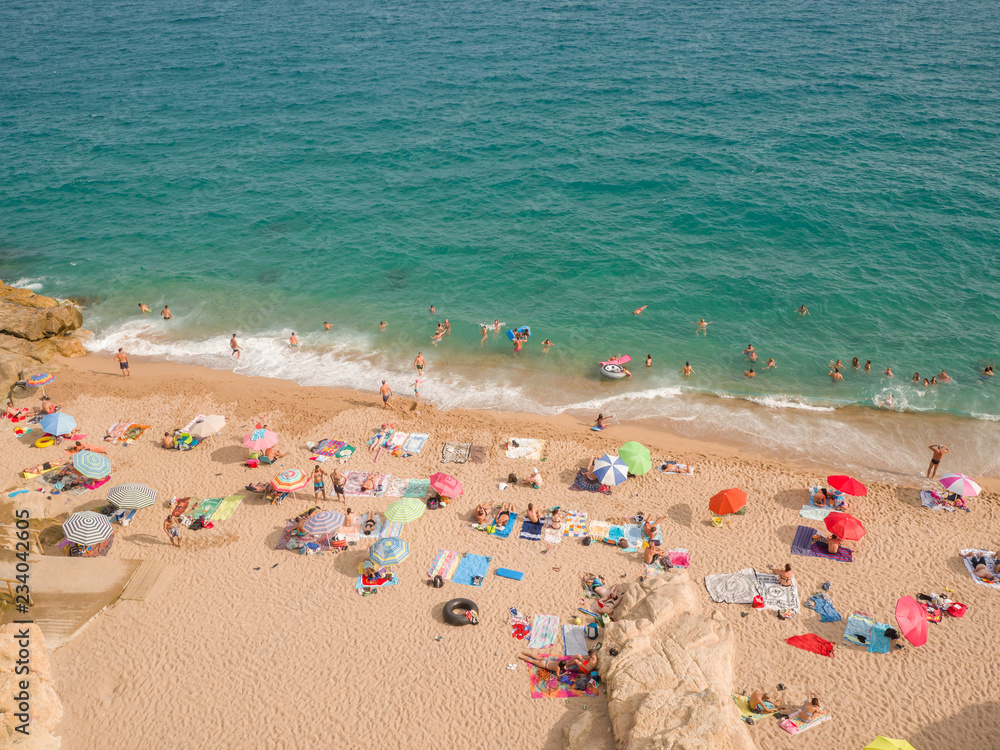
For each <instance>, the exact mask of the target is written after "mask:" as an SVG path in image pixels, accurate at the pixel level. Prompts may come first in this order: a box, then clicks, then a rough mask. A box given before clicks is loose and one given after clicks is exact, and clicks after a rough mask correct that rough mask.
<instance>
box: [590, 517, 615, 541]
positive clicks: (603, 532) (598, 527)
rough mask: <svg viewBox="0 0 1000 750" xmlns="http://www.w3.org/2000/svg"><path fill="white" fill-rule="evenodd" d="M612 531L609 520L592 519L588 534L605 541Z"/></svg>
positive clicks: (592, 537)
mask: <svg viewBox="0 0 1000 750" xmlns="http://www.w3.org/2000/svg"><path fill="white" fill-rule="evenodd" d="M610 532H611V524H610V523H608V522H607V521H591V522H590V527H589V530H588V532H587V533H588V534H589V535H590V538H591V539H596V540H598V541H603V540H604V539H606V538H607V536H608V534H609V533H610Z"/></svg>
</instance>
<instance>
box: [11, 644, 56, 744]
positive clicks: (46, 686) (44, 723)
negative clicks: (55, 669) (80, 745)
mask: <svg viewBox="0 0 1000 750" xmlns="http://www.w3.org/2000/svg"><path fill="white" fill-rule="evenodd" d="M19 628H27V629H28V630H29V631H30V635H29V640H30V650H31V656H30V659H31V664H30V666H31V674H30V675H29V676H28V677H27V678H26V677H25V676H23V675H18V674H16V673H15V672H14V668H15V666H16V664H15V662H16V661H17V659H18V651H19V649H20V646H19V645H18V642H17V640H16V639H15V635H16V634H17V632H18V629H19ZM24 679H29V680H30V684H29V688H28V692H29V694H30V696H31V700H30V704H31V708H30V711H29V714H30V716H31V719H30V726H31V734H30V735H28V736H25V735H23V734H21V733H20V732H16V731H14V727H16V726H17V725H18V724H20V723H21V722H20V721H18V720H17V718H16V717H15V714H16V713H18V705H17V702H16V701H15V700H14V698H15V696H16V695H17V693H18V692H19V683H20V681H21V680H24ZM62 713H63V709H62V702H61V701H60V700H59V696H58V694H57V693H56V690H55V686H54V685H53V683H52V669H51V667H50V665H49V655H48V653H47V652H46V650H45V637H44V636H43V635H42V631H41V629H40V628H39V627H38V626H37V625H3V626H2V627H0V747H13V748H17V750H58V749H59V748H60V747H61V746H62V741H61V740H60V739H59V738H58V737H56V736H55V735H53V734H52V732H53V731H55V728H56V725H57V724H58V723H59V722H60V721H61V720H62Z"/></svg>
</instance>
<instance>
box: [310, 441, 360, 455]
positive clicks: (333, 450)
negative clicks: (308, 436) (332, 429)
mask: <svg viewBox="0 0 1000 750" xmlns="http://www.w3.org/2000/svg"><path fill="white" fill-rule="evenodd" d="M345 445H347V443H345V442H344V441H343V440H322V441H320V443H319V444H318V445H317V446H316V447H315V448H313V453H315V454H316V455H317V456H326V457H328V458H333V457H334V456H335V455H337V452H338V451H340V450H341V449H342V448H343V447H344V446H345ZM352 452H353V451H352Z"/></svg>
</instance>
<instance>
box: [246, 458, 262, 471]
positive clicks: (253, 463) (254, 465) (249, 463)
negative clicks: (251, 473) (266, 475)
mask: <svg viewBox="0 0 1000 750" xmlns="http://www.w3.org/2000/svg"><path fill="white" fill-rule="evenodd" d="M258 466H260V460H259V459H256V458H251V459H248V460H247V468H249V469H256V468H257V467H258Z"/></svg>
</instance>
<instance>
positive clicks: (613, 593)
mask: <svg viewBox="0 0 1000 750" xmlns="http://www.w3.org/2000/svg"><path fill="white" fill-rule="evenodd" d="M583 583H584V585H586V586H587V588H589V589H590V590H591V591H592V592H593V593H594V595H596V596H597V606H598V608H599V609H603V608H604V606H605V605H608V604H610V605H611V608H612V609H613V608H614V606H615V605H616V604H618V600H619V599H621V594H619V593H618V590H617V588H615V587H614V586H611V587H610V588H609V587H608V586H605V585H604V582H603V581H602V580H601V579H600V578H598V577H597V576H595V575H594V574H592V573H587V575H585V576H584V577H583Z"/></svg>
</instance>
